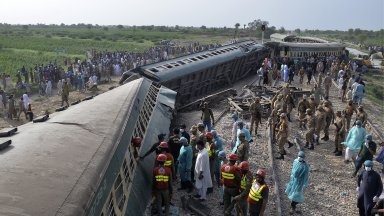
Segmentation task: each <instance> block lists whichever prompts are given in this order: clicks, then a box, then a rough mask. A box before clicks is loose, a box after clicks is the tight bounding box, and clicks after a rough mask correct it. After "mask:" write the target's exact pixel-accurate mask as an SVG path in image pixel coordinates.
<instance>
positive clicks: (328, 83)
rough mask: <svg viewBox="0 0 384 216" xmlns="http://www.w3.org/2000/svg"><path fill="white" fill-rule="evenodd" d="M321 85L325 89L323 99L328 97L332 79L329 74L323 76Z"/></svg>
mask: <svg viewBox="0 0 384 216" xmlns="http://www.w3.org/2000/svg"><path fill="white" fill-rule="evenodd" d="M323 84H324V89H325V97H329V90H330V89H331V86H332V78H331V76H330V74H329V73H327V76H325V78H324V82H323Z"/></svg>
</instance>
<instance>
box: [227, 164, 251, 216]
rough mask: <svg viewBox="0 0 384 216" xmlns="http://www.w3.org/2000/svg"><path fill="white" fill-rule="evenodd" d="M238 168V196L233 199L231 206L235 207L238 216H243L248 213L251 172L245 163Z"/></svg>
mask: <svg viewBox="0 0 384 216" xmlns="http://www.w3.org/2000/svg"><path fill="white" fill-rule="evenodd" d="M239 167H240V171H241V174H242V177H241V181H240V188H239V193H240V194H239V195H237V196H235V197H234V198H233V200H232V205H235V206H236V210H237V213H238V215H244V216H245V215H247V212H248V205H247V204H248V203H247V197H248V195H249V191H250V189H251V187H252V182H253V175H252V172H251V171H249V163H248V162H247V161H243V162H241V163H240V165H239Z"/></svg>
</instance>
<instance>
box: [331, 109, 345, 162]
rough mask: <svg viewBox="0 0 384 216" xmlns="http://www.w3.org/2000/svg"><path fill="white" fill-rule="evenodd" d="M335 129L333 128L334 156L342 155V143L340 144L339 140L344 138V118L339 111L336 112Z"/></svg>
mask: <svg viewBox="0 0 384 216" xmlns="http://www.w3.org/2000/svg"><path fill="white" fill-rule="evenodd" d="M334 125H335V127H336V130H335V151H333V153H335V156H342V152H343V145H341V142H342V141H343V140H344V138H345V118H344V117H343V116H342V113H341V111H337V112H336V119H335V123H334Z"/></svg>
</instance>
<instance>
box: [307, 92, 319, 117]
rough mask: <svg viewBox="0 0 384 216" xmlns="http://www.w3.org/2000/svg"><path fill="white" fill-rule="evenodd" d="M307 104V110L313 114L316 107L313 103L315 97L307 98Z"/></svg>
mask: <svg viewBox="0 0 384 216" xmlns="http://www.w3.org/2000/svg"><path fill="white" fill-rule="evenodd" d="M308 102H309V108H310V109H311V111H312V113H315V112H316V107H317V104H316V102H315V96H314V95H311V96H309V101H308Z"/></svg>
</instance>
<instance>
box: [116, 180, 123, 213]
mask: <svg viewBox="0 0 384 216" xmlns="http://www.w3.org/2000/svg"><path fill="white" fill-rule="evenodd" d="M115 198H116V203H117V207H118V208H119V209H120V211H122V210H123V207H124V202H125V199H126V197H125V194H124V190H123V179H122V178H121V175H120V174H119V175H118V176H117V179H116V181H115Z"/></svg>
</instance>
